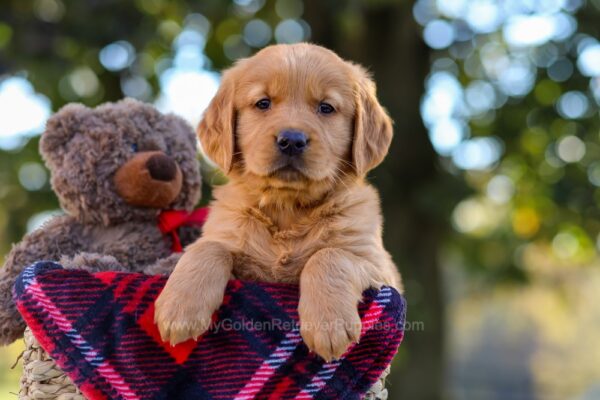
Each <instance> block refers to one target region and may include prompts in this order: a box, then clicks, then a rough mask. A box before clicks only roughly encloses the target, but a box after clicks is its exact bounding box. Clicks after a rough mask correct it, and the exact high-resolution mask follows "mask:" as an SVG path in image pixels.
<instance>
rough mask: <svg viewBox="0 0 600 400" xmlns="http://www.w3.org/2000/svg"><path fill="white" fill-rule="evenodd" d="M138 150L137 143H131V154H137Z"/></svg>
mask: <svg viewBox="0 0 600 400" xmlns="http://www.w3.org/2000/svg"><path fill="white" fill-rule="evenodd" d="M138 150H139V149H138V144H137V143H132V144H131V151H132V152H133V153H137V152H138Z"/></svg>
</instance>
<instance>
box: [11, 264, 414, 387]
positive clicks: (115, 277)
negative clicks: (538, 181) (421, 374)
mask: <svg viewBox="0 0 600 400" xmlns="http://www.w3.org/2000/svg"><path fill="white" fill-rule="evenodd" d="M165 282H166V277H164V276H148V275H142V274H128V273H116V272H103V273H96V274H90V273H87V272H84V271H75V270H65V269H63V268H62V267H61V266H60V265H58V264H56V263H52V262H38V263H36V264H34V265H32V266H30V267H28V268H27V269H26V270H25V271H23V273H22V274H21V276H20V278H19V280H18V281H17V283H16V284H15V288H14V297H15V300H16V302H17V306H18V308H19V311H20V312H21V314H22V315H23V318H24V319H25V321H26V322H27V324H28V325H29V327H30V328H31V330H32V332H33V334H34V336H35V337H36V338H37V339H38V340H39V342H40V343H41V345H42V346H43V347H44V349H45V350H46V351H47V352H48V353H49V354H50V355H51V356H52V357H53V358H54V360H55V361H56V363H57V364H58V365H59V366H60V367H61V368H62V369H63V370H64V371H65V372H66V373H67V374H68V375H69V376H70V377H71V379H72V380H73V382H74V383H75V384H76V385H77V386H78V387H79V388H80V389H81V391H82V392H83V393H84V394H85V396H86V397H88V398H89V399H253V398H256V399H359V398H361V396H362V395H364V393H365V392H366V391H367V390H368V389H369V388H370V387H371V386H372V385H373V384H374V383H375V382H376V381H377V379H378V377H379V376H380V375H381V373H382V372H383V370H384V369H385V368H386V367H387V366H388V365H389V363H390V362H391V360H392V357H393V356H394V354H395V353H396V351H397V349H398V346H399V345H400V342H401V340H402V337H403V324H404V318H405V307H406V306H405V301H404V299H403V298H402V297H401V296H400V295H399V294H398V293H397V292H396V291H395V290H393V289H391V288H389V287H384V288H382V289H381V290H380V291H376V290H367V291H365V293H364V300H363V302H362V303H361V304H360V305H359V312H360V315H361V318H362V322H363V331H362V334H361V339H360V342H359V344H356V345H353V347H351V348H350V350H349V351H348V352H347V353H346V354H345V355H344V357H343V358H342V359H341V360H337V361H333V362H329V363H327V362H325V361H323V360H322V359H320V358H319V357H318V356H316V355H315V354H313V353H310V352H309V351H308V349H307V347H306V346H305V345H304V343H303V342H302V338H301V336H300V333H299V330H298V328H299V327H298V314H297V311H296V308H297V305H298V287H297V286H295V285H286V284H265V283H256V282H245V281H239V280H232V281H230V282H229V284H228V286H227V291H226V295H225V300H224V303H223V306H222V307H221V308H220V309H219V311H218V312H217V314H216V316H215V318H216V319H215V324H214V326H213V327H212V328H211V329H210V330H209V331H208V332H207V333H206V334H205V335H203V336H202V337H201V338H200V339H199V340H198V341H197V342H196V341H193V340H189V341H187V342H184V343H181V344H179V345H177V346H174V347H173V346H170V345H169V344H168V343H165V342H163V341H162V340H161V339H160V335H159V333H158V329H157V327H156V326H155V325H154V322H153V319H154V318H153V315H154V306H153V304H154V299H155V298H156V297H157V296H158V294H159V293H160V291H161V289H162V287H163V286H164V284H165Z"/></svg>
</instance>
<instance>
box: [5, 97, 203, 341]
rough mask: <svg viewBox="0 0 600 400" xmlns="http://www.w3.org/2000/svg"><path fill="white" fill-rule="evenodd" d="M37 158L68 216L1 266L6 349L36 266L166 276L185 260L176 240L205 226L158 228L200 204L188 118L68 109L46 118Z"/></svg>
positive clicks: (125, 107) (120, 105) (150, 110)
mask: <svg viewBox="0 0 600 400" xmlns="http://www.w3.org/2000/svg"><path fill="white" fill-rule="evenodd" d="M40 153H41V155H42V157H43V159H44V161H45V163H46V165H47V167H48V169H49V170H50V173H51V176H52V179H51V183H52V188H53V190H54V192H55V193H56V195H57V196H58V199H59V201H60V204H61V207H62V208H63V210H64V211H65V215H61V216H57V217H54V218H52V219H51V220H50V221H48V222H47V223H45V224H44V225H43V226H42V227H41V228H39V229H37V230H35V231H34V232H32V233H30V234H28V235H27V236H25V237H24V238H23V240H22V241H21V242H20V243H18V244H16V245H14V246H13V248H12V250H11V252H10V253H9V254H8V256H7V258H6V263H5V265H4V267H3V268H2V269H0V345H7V344H10V343H12V342H13V341H14V340H16V339H18V338H19V337H21V336H22V334H23V331H24V328H25V324H24V322H23V320H22V319H21V317H20V315H19V313H18V312H17V310H16V307H15V304H14V303H13V300H12V286H13V283H14V281H15V279H16V277H17V276H18V275H19V273H20V272H21V271H22V270H23V268H25V267H26V266H28V265H30V264H32V263H33V262H35V261H38V260H54V261H60V262H61V263H62V264H63V265H64V266H65V267H66V268H82V269H86V270H88V271H92V272H95V271H103V270H120V271H129V272H145V273H151V274H155V273H169V272H170V271H171V270H172V268H173V267H174V266H175V264H176V262H177V260H178V258H179V254H178V253H173V251H172V250H173V249H174V246H175V244H174V241H177V246H178V245H179V244H180V243H181V244H182V245H186V244H188V243H191V242H193V241H194V240H195V239H197V238H198V237H199V235H200V227H199V226H182V227H180V228H178V230H177V231H176V232H172V234H166V233H164V231H161V229H159V225H158V217H159V214H160V213H161V211H162V210H168V209H174V210H186V211H191V210H192V209H193V207H194V206H195V205H196V204H197V202H198V200H199V198H200V188H201V178H200V173H199V165H198V160H197V147H196V137H195V135H194V132H193V130H192V129H191V127H190V126H189V125H188V124H187V123H186V122H185V121H183V120H182V119H181V118H179V117H176V116H174V115H163V114H161V113H160V112H158V111H157V110H156V109H155V108H154V107H152V106H150V105H148V104H144V103H141V102H139V101H136V100H131V99H126V100H122V101H120V102H117V103H106V104H104V105H101V106H99V107H97V108H94V109H90V108H87V107H85V106H83V105H79V104H70V105H67V106H65V107H64V108H62V109H61V110H60V111H59V112H58V113H56V114H55V115H54V116H53V117H51V118H50V119H49V120H48V123H47V126H46V130H45V132H44V133H43V134H42V137H41V140H40ZM174 235H177V236H174ZM177 239H179V240H177ZM179 242H180V243H179Z"/></svg>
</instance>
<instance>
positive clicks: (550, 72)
mask: <svg viewBox="0 0 600 400" xmlns="http://www.w3.org/2000/svg"><path fill="white" fill-rule="evenodd" d="M598 38H600V0H587V1H585V0H540V1H536V0H520V1H517V0H419V1H416V2H412V1H403V0H349V1H335V0H320V1H318V0H307V1H302V0H234V1H224V0H204V1H202V2H200V1H191V0H190V1H184V0H170V1H167V0H136V1H117V0H102V1H100V0H77V1H76V0H35V1H30V0H2V4H1V5H0V257H1V255H4V254H6V253H7V252H8V251H9V249H10V245H11V243H13V242H17V241H19V240H20V238H21V236H22V235H23V234H25V233H26V232H27V231H31V230H32V229H35V227H36V226H39V224H40V223H42V222H43V221H44V220H45V219H46V218H48V217H49V216H50V215H53V214H55V213H57V212H59V210H58V205H57V202H56V199H55V197H54V195H53V194H52V191H51V189H50V186H49V183H48V172H47V170H46V169H45V167H44V166H43V164H42V163H41V162H40V158H39V156H38V152H37V146H38V139H39V134H40V132H41V131H42V130H43V127H44V123H45V120H46V119H47V118H48V116H49V115H50V114H51V113H52V112H55V111H56V110H57V109H58V108H60V107H61V106H62V105H64V104H65V103H67V102H73V101H76V102H82V103H84V104H87V105H90V106H94V105H97V104H99V103H102V102H104V101H113V100H117V99H120V98H122V97H123V96H130V97H135V98H138V99H141V100H144V101H147V102H151V103H154V104H155V105H156V106H157V107H158V108H159V109H161V110H162V111H170V112H175V113H177V114H179V115H181V116H183V117H185V118H186V119H187V120H188V121H190V123H191V124H194V125H195V124H196V123H197V122H198V120H199V118H200V116H201V114H202V111H203V109H204V108H205V106H206V105H207V103H208V101H209V100H210V99H211V97H212V96H213V95H214V93H215V91H216V89H217V87H218V85H219V71H221V70H222V69H223V68H225V67H227V66H228V65H230V64H231V63H232V62H234V61H235V60H236V59H238V58H241V57H246V56H249V55H251V54H253V53H254V52H256V51H257V50H259V49H260V48H261V47H264V46H267V45H269V44H272V43H294V42H300V41H311V42H315V43H318V44H322V45H325V46H327V47H329V48H331V49H333V50H335V51H336V52H338V53H339V54H340V55H341V56H342V57H345V58H348V59H351V60H354V61H356V62H359V63H361V64H363V65H365V66H367V67H368V68H369V69H370V70H371V71H372V72H373V74H374V77H375V79H376V81H377V82H378V86H379V97H380V100H381V102H382V103H383V104H384V105H385V106H386V107H387V109H388V110H389V112H390V114H391V115H392V116H393V118H394V120H395V121H396V125H395V139H394V142H393V144H392V148H391V151H390V154H389V156H388V157H387V159H386V161H385V162H384V164H383V165H382V166H381V167H379V168H378V169H377V170H375V171H373V172H372V173H371V176H370V180H371V181H372V182H373V184H375V185H376V186H377V187H378V188H379V190H380V193H381V196H382V201H383V203H382V204H383V211H384V215H385V221H386V223H385V234H384V238H385V242H386V246H387V248H388V249H389V250H390V251H391V252H392V253H393V256H394V259H395V261H396V263H397V264H398V266H399V268H400V270H401V272H402V274H403V276H404V280H405V282H406V298H407V300H408V304H409V314H408V319H409V323H408V325H407V330H408V332H407V334H406V338H405V341H404V343H403V345H402V346H401V349H400V352H399V354H398V356H397V357H396V359H395V361H394V365H393V367H392V375H391V377H390V378H389V382H388V388H389V390H390V398H391V399H409V400H413V399H417V400H419V399H432V400H433V399H435V400H437V399H503V400H506V399H508V400H510V399H557V400H562V399H577V400H592V399H600V362H599V360H600V340H599V338H600V262H599V258H598V249H599V247H600V236H599V233H600V211H599V208H598V205H599V204H600V124H599V122H600V119H599V116H600V114H599V105H600V42H599V41H598ZM213 173H214V172H212V171H210V170H208V169H207V170H206V171H205V175H206V180H205V182H215V180H214V179H212V174H213ZM206 186H207V187H208V185H206ZM206 191H207V193H206V195H205V196H204V199H203V202H206V201H208V199H209V198H210V193H209V190H208V188H207V190H206ZM21 348H22V345H21V344H20V343H17V344H15V345H13V346H11V347H9V348H4V349H0V399H14V398H16V395H15V394H14V393H15V392H17V391H18V377H19V375H20V369H19V368H20V366H19V365H17V366H16V367H15V368H14V369H13V370H11V369H10V367H11V365H12V364H13V363H14V362H15V360H16V359H17V356H18V354H19V353H20V351H21Z"/></svg>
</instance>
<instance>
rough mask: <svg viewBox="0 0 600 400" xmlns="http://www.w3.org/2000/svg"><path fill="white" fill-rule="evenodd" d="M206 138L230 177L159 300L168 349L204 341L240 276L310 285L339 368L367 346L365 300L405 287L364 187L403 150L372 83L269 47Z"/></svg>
mask: <svg viewBox="0 0 600 400" xmlns="http://www.w3.org/2000/svg"><path fill="white" fill-rule="evenodd" d="M198 134H199V136H200V141H201V143H202V147H203V149H204V151H205V153H206V154H207V155H208V156H209V157H210V158H211V159H212V160H213V161H214V162H215V163H216V164H217V165H218V166H219V167H220V168H221V169H222V170H223V171H225V173H226V174H227V175H228V176H229V178H230V180H229V183H227V184H226V185H224V186H222V187H217V188H215V190H214V198H215V200H214V201H213V203H212V206H211V207H212V208H211V213H210V216H209V218H208V220H207V221H206V224H205V226H204V234H203V237H202V238H201V239H199V240H198V241H197V242H195V243H193V244H192V245H190V246H189V247H187V248H186V249H185V252H184V254H183V256H182V257H181V259H180V261H179V262H178V264H177V266H176V267H175V270H174V271H173V273H172V275H171V276H170V277H169V280H168V282H167V284H166V286H165V288H164V290H163V292H162V293H161V295H160V297H159V298H158V299H157V301H156V312H155V321H156V323H157V324H158V327H159V330H160V333H161V335H162V337H163V339H164V340H168V341H170V342H171V343H172V344H176V343H179V342H182V341H185V340H187V339H189V338H197V337H198V336H199V335H201V334H203V333H204V332H205V331H206V330H207V329H208V327H209V325H210V323H211V315H212V314H213V313H214V311H215V310H217V308H218V307H219V306H220V305H221V302H222V300H223V293H224V290H225V286H226V283H227V281H228V280H229V279H231V278H232V276H235V277H236V278H239V279H246V280H259V281H265V282H290V283H299V285H300V303H299V309H298V311H299V315H300V330H301V334H302V338H303V339H304V342H305V343H306V345H307V346H308V347H309V348H310V349H311V350H312V351H314V352H316V353H317V354H318V355H320V356H321V357H323V358H324V359H325V360H331V359H333V358H338V357H339V356H341V355H342V354H343V353H344V352H345V351H346V349H347V348H348V346H349V345H350V344H351V343H352V342H355V341H356V340H357V339H358V337H359V335H360V330H361V322H360V319H359V316H358V311H357V304H358V302H359V301H360V300H361V294H362V292H363V290H365V289H367V288H369V287H380V286H382V285H391V286H393V287H395V288H397V289H398V290H401V282H400V275H399V274H398V272H397V269H396V267H395V266H394V264H393V262H392V260H391V257H390V255H389V254H388V253H387V251H386V250H385V249H384V247H383V243H382V238H381V235H382V232H381V230H382V218H381V213H380V207H379V199H378V195H377V192H376V191H375V189H374V188H373V187H372V186H370V185H369V184H368V183H366V182H365V175H366V173H367V172H368V171H369V170H370V169H372V168H374V167H375V166H377V165H378V164H379V163H380V162H381V161H382V159H383V158H384V156H385V154H386V153H387V150H388V147H389V145H390V142H391V139H392V121H391V119H390V118H389V116H388V115H387V114H386V112H385V110H384V109H383V108H382V106H381V105H380V104H379V102H378V101H377V98H376V96H375V85H374V83H373V81H372V80H371V79H370V77H369V75H368V74H367V73H366V71H365V70H364V69H363V68H361V67H360V66H358V65H355V64H352V63H349V62H346V61H344V60H342V59H341V58H340V57H338V56H337V55H336V54H335V53H333V52H332V51H330V50H327V49H325V48H322V47H319V46H316V45H311V44H305V43H303V44H295V45H276V46H271V47H267V48H265V49H264V50H262V51H260V52H258V53H257V54H256V55H254V56H253V57H250V58H247V59H243V60H240V61H238V62H237V63H236V64H235V66H233V67H232V68H230V69H228V70H227V71H225V73H224V74H223V80H222V84H221V86H220V88H219V91H218V93H217V94H216V96H215V97H214V99H213V100H212V102H211V103H210V105H209V107H208V109H207V111H206V113H205V115H204V118H203V120H202V122H201V123H200V125H199V127H198Z"/></svg>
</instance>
